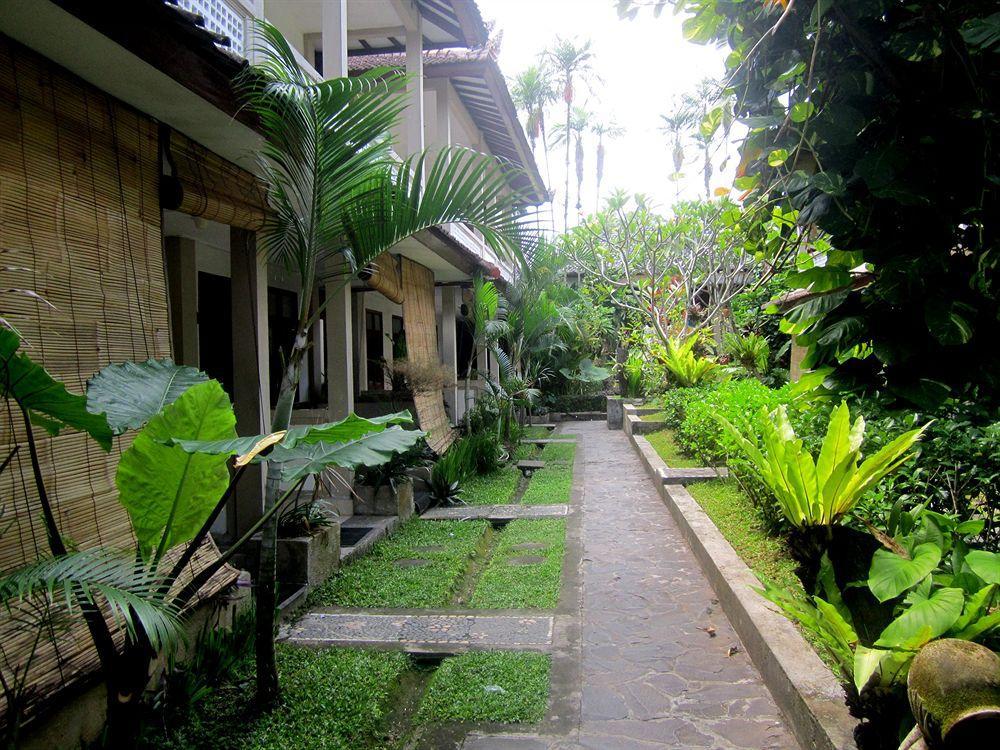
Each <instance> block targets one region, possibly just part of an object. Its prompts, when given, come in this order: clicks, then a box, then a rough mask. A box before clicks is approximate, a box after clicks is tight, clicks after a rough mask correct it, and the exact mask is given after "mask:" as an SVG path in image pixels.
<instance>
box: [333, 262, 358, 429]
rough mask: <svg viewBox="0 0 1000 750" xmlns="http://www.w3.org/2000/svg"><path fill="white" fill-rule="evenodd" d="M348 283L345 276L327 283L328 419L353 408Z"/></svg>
mask: <svg viewBox="0 0 1000 750" xmlns="http://www.w3.org/2000/svg"><path fill="white" fill-rule="evenodd" d="M352 320H353V316H352V314H351V285H350V283H349V282H348V281H347V279H346V278H343V277H341V278H334V279H333V280H331V281H329V282H327V284H326V403H327V411H328V413H329V414H328V419H329V420H330V421H331V422H333V421H336V420H340V419H344V418H345V417H346V416H347V415H348V414H350V413H351V412H352V411H354V342H353V338H352V336H353V331H352V325H351V324H352Z"/></svg>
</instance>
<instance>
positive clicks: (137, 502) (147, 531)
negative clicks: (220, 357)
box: [115, 380, 236, 560]
mask: <svg viewBox="0 0 1000 750" xmlns="http://www.w3.org/2000/svg"><path fill="white" fill-rule="evenodd" d="M235 435H236V417H235V415H234V414H233V409H232V406H231V405H230V403H229V397H228V396H227V395H226V392H225V391H223V390H222V386H220V385H219V383H218V381H215V380H209V381H207V382H205V383H201V384H199V385H195V386H192V387H191V388H189V389H188V390H186V391H185V392H184V393H183V394H182V395H181V396H180V398H178V399H177V400H176V401H174V402H173V403H172V404H170V405H169V406H167V407H166V408H165V409H163V410H162V411H161V412H160V413H159V414H157V415H156V416H154V417H153V418H152V419H151V420H150V421H149V422H148V423H147V424H146V426H145V427H144V428H143V429H142V430H141V431H140V432H139V434H138V435H137V436H136V438H135V441H134V442H133V443H132V445H131V447H130V448H129V449H128V450H127V451H125V453H124V454H123V455H122V458H121V461H120V462H119V464H118V474H117V476H116V479H115V482H116V484H117V486H118V493H119V500H120V502H121V504H122V505H123V506H125V509H126V510H127V511H128V514H129V518H130V519H131V520H132V527H133V529H134V530H135V535H136V540H137V542H138V545H139V551H140V553H141V554H142V556H143V558H144V559H149V558H150V557H151V556H155V557H154V559H155V560H159V559H160V558H161V557H162V556H163V553H164V552H165V551H166V550H167V549H169V548H170V547H173V546H175V545H177V544H181V543H183V542H187V541H190V540H191V539H193V538H194V535H195V534H196V533H197V532H198V530H199V529H200V528H201V526H202V524H203V523H204V522H205V519H206V518H208V516H209V514H210V513H211V512H212V510H213V509H214V508H215V505H216V503H217V502H218V500H219V498H220V497H221V496H222V494H223V493H224V492H225V491H226V487H227V486H228V485H229V470H228V468H227V467H226V462H227V457H226V456H225V455H209V454H192V453H188V452H186V451H185V450H184V449H183V448H181V447H179V446H177V445H170V444H168V443H169V442H170V441H180V440H195V441H206V440H231V439H232V438H233V437H235Z"/></svg>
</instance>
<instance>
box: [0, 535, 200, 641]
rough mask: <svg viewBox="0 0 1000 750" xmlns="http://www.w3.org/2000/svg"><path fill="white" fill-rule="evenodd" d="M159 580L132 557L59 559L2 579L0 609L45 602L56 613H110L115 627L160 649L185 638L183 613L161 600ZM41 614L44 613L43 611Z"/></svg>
mask: <svg viewBox="0 0 1000 750" xmlns="http://www.w3.org/2000/svg"><path fill="white" fill-rule="evenodd" d="M160 585H161V582H160V580H159V579H158V578H157V577H156V576H155V575H153V574H152V572H151V571H150V570H149V569H148V568H147V567H146V566H145V565H143V564H142V563H141V562H140V561H137V560H136V559H135V558H134V557H133V556H132V555H129V554H125V553H117V552H112V551H109V550H104V549H95V550H83V551H80V552H71V553H69V554H67V555H60V556H58V557H52V558H48V559H44V560H39V561H38V562H35V563H32V564H31V565H26V566H24V567H22V568H19V569H17V570H15V571H13V572H11V573H8V574H6V575H5V576H3V577H2V578H0V603H2V604H3V606H4V607H5V608H6V609H7V611H8V612H13V611H15V610H17V611H20V612H22V613H23V612H24V611H32V610H33V609H34V608H32V607H31V606H29V607H28V608H27V609H26V608H25V607H23V606H21V605H23V604H26V603H30V601H31V600H32V599H35V598H36V597H45V598H46V599H47V600H48V601H49V602H50V603H51V604H52V608H54V609H57V610H59V611H61V612H63V613H65V614H66V615H70V616H72V615H76V614H78V613H79V611H80V607H81V605H83V604H87V605H94V606H96V607H98V608H101V609H104V606H103V605H106V607H107V609H109V610H110V612H111V615H112V618H113V619H114V621H115V623H116V625H119V626H121V627H124V628H125V630H126V632H127V633H128V634H129V636H130V637H132V638H134V637H135V636H136V634H137V630H138V628H141V629H142V630H143V631H145V634H146V636H147V637H148V638H149V641H150V643H151V644H152V646H153V647H154V648H156V649H162V648H166V647H169V646H172V645H173V644H175V643H176V642H177V641H178V640H179V639H180V638H181V637H182V632H181V627H180V620H179V613H178V612H177V611H176V610H175V609H174V608H173V607H171V606H170V605H169V604H166V603H165V602H164V601H163V600H162V597H161V596H160V595H159V593H160V592H159V588H160ZM39 611H43V610H39Z"/></svg>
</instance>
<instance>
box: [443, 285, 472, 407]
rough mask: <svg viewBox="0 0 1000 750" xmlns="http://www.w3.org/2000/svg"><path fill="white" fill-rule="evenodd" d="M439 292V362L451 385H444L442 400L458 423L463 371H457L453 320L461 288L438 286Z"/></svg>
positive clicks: (456, 339) (459, 301) (456, 342)
mask: <svg viewBox="0 0 1000 750" xmlns="http://www.w3.org/2000/svg"><path fill="white" fill-rule="evenodd" d="M438 291H439V292H440V293H441V324H440V326H439V327H438V330H439V331H440V334H441V364H443V365H444V367H445V370H446V371H447V373H448V375H447V376H448V377H449V378H450V379H451V381H452V385H449V386H445V389H444V402H445V403H446V404H447V405H448V411H449V413H450V414H451V421H452V422H453V423H455V424H458V423H459V421H461V419H462V415H463V412H464V409H463V406H464V405H463V404H461V403H460V400H459V398H458V385H457V383H458V379H459V377H461V376H464V375H465V373H459V371H458V337H457V336H456V330H455V320H456V319H457V317H458V308H459V306H460V305H461V304H462V300H461V294H462V290H461V289H460V288H459V287H457V286H442V287H438Z"/></svg>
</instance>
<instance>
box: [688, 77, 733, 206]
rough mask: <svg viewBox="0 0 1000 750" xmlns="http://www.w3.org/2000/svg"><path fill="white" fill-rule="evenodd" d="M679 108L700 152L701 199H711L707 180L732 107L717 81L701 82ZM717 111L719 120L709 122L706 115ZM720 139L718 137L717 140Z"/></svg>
mask: <svg viewBox="0 0 1000 750" xmlns="http://www.w3.org/2000/svg"><path fill="white" fill-rule="evenodd" d="M682 106H683V107H684V108H685V109H686V110H687V112H688V116H689V117H690V118H691V123H690V126H689V127H693V128H694V129H695V130H694V134H693V136H692V140H693V141H694V142H695V144H696V145H697V146H698V150H699V151H700V152H701V165H702V166H701V173H702V180H703V183H704V187H705V197H706V198H711V197H712V187H711V180H712V174H713V172H714V171H715V165H714V159H715V155H716V151H717V150H718V147H719V145H720V144H721V145H724V144H725V135H726V134H727V133H728V132H729V126H730V125H731V123H732V106H731V103H730V102H728V101H727V100H726V99H725V98H724V96H723V95H722V91H721V86H720V84H719V82H718V81H716V80H713V79H711V78H705V79H704V80H702V81H701V82H700V83H699V84H698V85H697V86H696V87H695V90H694V91H693V92H691V93H689V94H685V95H684V96H683V98H682ZM716 109H718V113H717V114H719V117H718V118H715V119H713V118H710V117H709V113H710V112H712V111H713V110H716ZM720 136H721V137H720Z"/></svg>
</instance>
